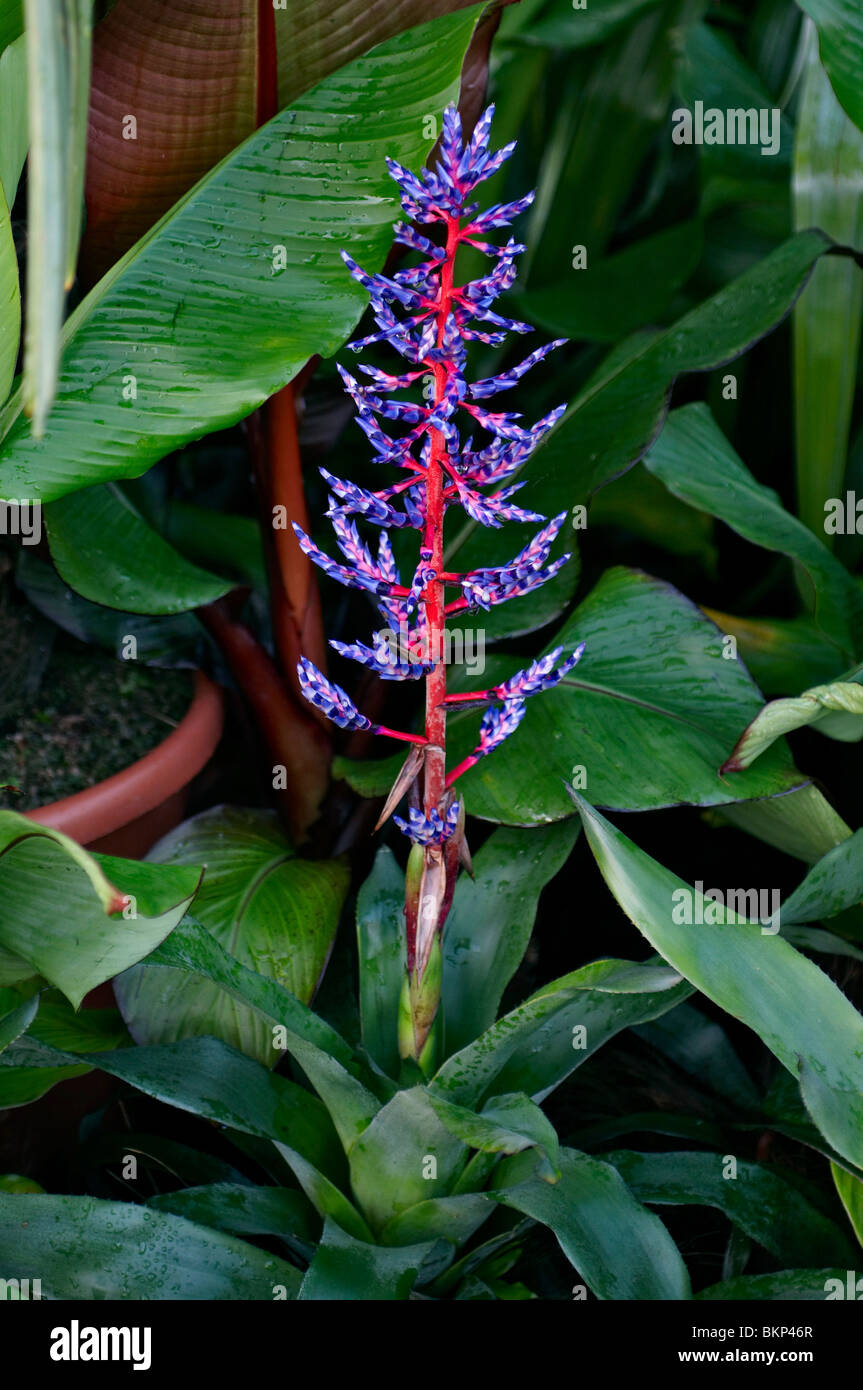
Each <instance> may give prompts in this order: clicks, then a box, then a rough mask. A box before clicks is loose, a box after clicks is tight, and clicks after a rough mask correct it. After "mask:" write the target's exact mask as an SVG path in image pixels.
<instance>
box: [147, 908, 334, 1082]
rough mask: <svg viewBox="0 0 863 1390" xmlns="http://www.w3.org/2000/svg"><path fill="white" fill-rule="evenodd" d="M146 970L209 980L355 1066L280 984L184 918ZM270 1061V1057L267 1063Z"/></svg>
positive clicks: (322, 1022) (326, 1029) (315, 1017)
mask: <svg viewBox="0 0 863 1390" xmlns="http://www.w3.org/2000/svg"><path fill="white" fill-rule="evenodd" d="M146 964H147V965H148V966H153V967H156V966H161V967H163V968H165V969H168V970H182V971H186V972H189V973H191V974H192V975H199V976H203V977H204V978H205V979H207V980H212V981H213V982H214V983H215V984H217V985H218V986H219V987H220V989H223V990H225V991H226V992H227V993H228V994H230V995H231V996H232V998H234V999H237V1000H239V1002H240V1003H242V1004H246V1005H248V1007H249V1008H250V1009H253V1010H254V1011H255V1012H256V1013H258V1014H260V1015H261V1017H262V1018H265V1019H268V1020H269V1021H270V1023H271V1024H272V1023H274V1022H275V1023H281V1024H283V1025H284V1026H285V1027H287V1028H288V1029H289V1030H290V1032H292V1033H296V1034H298V1035H299V1036H301V1037H303V1038H305V1039H306V1040H307V1041H308V1042H310V1043H313V1044H314V1045H315V1046H316V1047H320V1048H323V1049H324V1051H325V1052H329V1053H330V1054H331V1055H332V1056H333V1057H335V1058H336V1059H337V1060H338V1061H340V1062H343V1063H345V1064H346V1065H353V1064H354V1063H353V1053H352V1051H351V1049H350V1047H349V1046H348V1044H347V1043H346V1042H345V1041H344V1039H343V1038H341V1037H340V1036H339V1034H338V1033H337V1032H336V1030H335V1029H334V1028H331V1027H330V1025H329V1024H328V1023H326V1022H325V1020H324V1019H322V1018H321V1017H320V1015H319V1014H316V1013H313V1012H312V1010H311V1009H310V1008H308V1007H307V1005H305V1004H302V1003H300V1001H299V999H297V998H296V996H295V995H293V994H291V993H289V991H288V990H287V989H285V987H284V985H280V984H279V983H278V981H277V980H271V979H270V978H269V977H268V976H266V975H259V974H257V973H256V972H255V971H254V970H250V969H249V968H248V966H245V965H241V964H240V962H239V961H237V960H235V958H234V957H233V956H231V955H229V954H228V952H227V951H226V950H225V949H224V947H222V946H220V945H219V943H218V942H217V941H216V940H215V938H214V937H213V936H212V935H211V934H210V932H208V931H205V930H204V928H203V927H201V926H199V925H197V924H196V923H195V922H192V921H190V920H189V919H188V918H186V919H185V920H184V921H182V922H181V923H180V925H179V926H178V927H175V928H174V930H173V931H172V932H171V935H170V936H169V937H167V938H166V939H165V940H164V941H163V942H162V944H161V946H158V947H157V948H156V950H155V951H153V952H152V953H151V954H150V955H149V956H148V957H147V960H146ZM267 1060H268V1061H269V1058H268V1059H267Z"/></svg>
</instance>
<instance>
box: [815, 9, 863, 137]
mask: <svg viewBox="0 0 863 1390" xmlns="http://www.w3.org/2000/svg"><path fill="white" fill-rule="evenodd" d="M799 4H800V8H801V10H804V11H805V12H806V14H808V15H809V17H810V18H811V19H814V20H815V23H816V25H817V26H818V36H819V39H820V41H821V61H822V63H823V64H824V66H825V68H826V69H827V72H828V74H829V76H830V81H831V83H832V84H833V90H834V91H835V93H836V95H837V96H838V98H839V100H840V101H841V103H842V105H843V106H844V107H845V110H846V111H847V112H848V115H849V116H850V117H851V119H852V121H853V122H854V124H855V125H856V126H858V127H859V129H861V130H863V91H861V88H860V67H861V64H863V13H861V10H860V6H859V5H858V4H857V0H799Z"/></svg>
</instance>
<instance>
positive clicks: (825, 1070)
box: [573, 795, 863, 1165]
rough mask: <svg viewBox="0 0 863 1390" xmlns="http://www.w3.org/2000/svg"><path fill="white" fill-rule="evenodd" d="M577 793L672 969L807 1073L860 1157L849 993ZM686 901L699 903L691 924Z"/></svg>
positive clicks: (835, 1132)
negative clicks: (653, 854) (698, 888)
mask: <svg viewBox="0 0 863 1390" xmlns="http://www.w3.org/2000/svg"><path fill="white" fill-rule="evenodd" d="M573 799H574V800H575V801H576V804H577V805H578V807H579V811H580V812H581V818H582V823H583V825H584V830H585V834H586V835H587V838H588V841H589V843H590V847H591V849H592V850H593V853H594V857H595V858H596V861H597V864H598V865H599V868H600V870H601V872H602V875H603V877H604V878H605V881H606V883H607V884H608V886H609V888H610V889H611V891H612V893H613V894H614V896H615V897H616V898H617V901H618V902H619V903H620V906H621V907H622V908H623V910H624V912H625V913H626V915H627V916H628V917H629V918H630V920H631V921H632V922H634V923H635V925H636V926H637V927H638V929H639V931H641V932H642V933H643V935H644V936H646V937H647V939H648V941H649V942H650V943H651V945H652V946H653V947H654V949H655V950H657V951H659V952H661V954H662V955H663V956H664V957H665V959H666V960H667V961H668V962H669V964H670V965H671V966H673V967H674V969H676V970H679V971H680V973H681V975H683V976H685V978H686V979H687V980H689V981H690V982H691V983H692V984H693V985H695V986H696V988H697V989H699V990H701V992H702V993H703V994H705V995H706V996H707V998H708V999H712V1000H713V1002H714V1003H716V1004H718V1005H719V1007H720V1008H722V1009H725V1011H726V1012H727V1013H730V1014H731V1015H732V1017H734V1018H739V1019H741V1020H742V1021H743V1022H744V1023H746V1024H747V1025H748V1026H749V1027H750V1028H752V1029H753V1030H754V1031H755V1032H756V1033H757V1034H758V1035H759V1037H760V1038H761V1040H762V1042H764V1044H765V1045H766V1046H767V1047H768V1048H769V1049H770V1051H771V1052H772V1053H773V1054H774V1055H775V1056H776V1057H778V1058H779V1061H780V1062H781V1063H782V1065H783V1066H784V1067H785V1068H786V1069H787V1070H788V1071H789V1072H791V1074H792V1075H793V1076H798V1075H799V1076H800V1084H801V1090H802V1094H803V1099H804V1101H805V1103H806V1106H807V1109H808V1110H809V1112H810V1114H811V1115H812V1117H813V1119H814V1120H815V1122H816V1124H817V1125H818V1128H819V1129H820V1130H821V1132H822V1134H823V1135H824V1137H825V1138H826V1139H827V1140H828V1141H829V1143H831V1144H832V1145H833V1146H834V1147H835V1148H836V1150H837V1151H838V1152H839V1153H840V1154H841V1155H842V1156H843V1157H845V1158H847V1159H848V1160H849V1161H850V1162H852V1163H856V1164H858V1165H860V1164H861V1162H863V1116H860V1115H856V1116H855V1109H859V1096H860V1093H861V1092H863V1018H861V1016H860V1014H858V1013H857V1011H856V1009H855V1008H854V1006H853V1005H852V1004H851V1002H850V1001H849V1000H848V999H847V998H846V997H845V995H844V994H843V993H842V991H841V990H840V989H839V988H838V986H836V985H835V984H834V983H833V981H832V980H831V979H829V977H828V976H827V975H825V974H823V973H822V971H820V970H819V969H818V967H817V966H816V965H814V964H813V962H812V961H810V960H809V959H807V957H806V956H802V955H800V954H799V952H797V951H795V950H794V948H793V947H792V946H790V945H789V944H788V942H787V941H783V940H782V938H781V937H779V936H776V935H772V934H770V931H769V930H768V931H767V932H765V930H764V928H763V926H759V925H758V924H757V923H755V922H748V921H746V920H745V919H743V918H741V917H739V916H738V915H737V913H735V912H733V911H731V910H730V909H729V908H726V907H725V906H724V905H723V903H721V902H716V901H714V900H713V899H708V898H704V897H703V896H702V895H701V894H700V893H698V892H695V891H694V890H693V889H691V888H690V887H689V885H688V884H685V883H684V882H683V881H682V880H681V879H679V878H678V877H677V876H676V875H675V874H673V873H670V872H669V870H668V869H665V868H663V867H662V865H660V864H658V863H657V862H656V860H655V859H651V858H650V856H649V855H647V854H645V853H644V852H643V850H640V849H638V848H637V846H636V845H634V844H633V843H632V841H631V840H629V839H627V837H626V836H625V835H623V834H622V833H621V832H620V831H619V830H616V829H615V828H614V826H612V825H610V824H609V822H608V821H607V820H605V818H604V817H603V816H601V815H600V814H599V813H598V812H597V811H595V810H594V809H593V807H591V806H589V805H588V803H587V802H586V801H584V800H583V799H582V798H581V797H578V796H575V795H574V797H573ZM687 903H689V904H691V905H692V909H693V910H692V912H691V913H690V914H689V915H690V916H691V918H692V921H691V923H690V924H687V923H686V921H685V916H686V905H687ZM705 909H707V910H705ZM675 917H678V918H679V919H680V920H678V921H675ZM697 917H700V918H701V919H702V920H700V921H696V918H697ZM705 918H706V920H703V919H705Z"/></svg>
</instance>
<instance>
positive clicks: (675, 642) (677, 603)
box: [448, 568, 805, 825]
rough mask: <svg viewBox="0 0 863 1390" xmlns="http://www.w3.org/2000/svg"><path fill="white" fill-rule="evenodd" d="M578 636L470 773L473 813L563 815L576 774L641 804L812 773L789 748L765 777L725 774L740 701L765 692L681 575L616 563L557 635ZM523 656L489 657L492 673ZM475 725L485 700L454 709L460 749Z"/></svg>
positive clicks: (750, 703) (608, 800)
mask: <svg viewBox="0 0 863 1390" xmlns="http://www.w3.org/2000/svg"><path fill="white" fill-rule="evenodd" d="M580 642H584V643H585V651H584V655H583V657H582V658H581V660H580V661H579V663H578V665H577V666H576V667H575V669H574V670H573V671H571V672H570V674H569V675H568V676H566V677H565V678H564V680H563V681H562V682H561V683H560V684H559V685H558V686H556V687H555V688H554V689H553V690H549V691H547V692H545V693H544V694H543V695H542V697H541V698H540V697H537V698H536V699H535V700H532V701H531V702H530V703H529V705H528V710H527V714H526V715H525V718H524V721H523V723H522V725H521V727H520V728H519V729H518V730H517V731H516V733H515V734H514V735H513V737H512V738H511V739H508V740H507V742H506V743H505V744H504V745H503V747H502V748H500V749H498V750H497V752H496V753H495V756H494V758H483V759H481V760H480V762H479V763H478V764H477V765H476V767H474V768H471V770H470V771H469V772H468V773H467V774H466V775H465V777H464V779H463V781H462V783H461V785H462V786H463V787H464V794H465V798H466V803H467V805H468V807H469V808H470V810H471V812H472V813H473V814H474V815H478V816H481V817H483V818H484V819H487V820H494V821H503V822H504V823H505V824H520V825H531V824H541V823H543V822H544V821H548V820H557V819H560V818H562V817H564V816H566V815H567V814H568V812H569V805H568V804H567V803H568V797H567V795H566V791H565V788H564V783H565V782H570V781H574V782H575V783H576V785H579V786H581V787H582V788H584V789H585V790H586V791H587V792H588V793H589V795H590V797H591V799H592V800H593V801H595V802H597V803H598V804H600V805H603V806H608V807H616V808H620V809H624V808H625V809H626V810H633V811H634V810H638V811H642V810H650V809H654V808H657V807H660V806H674V805H679V804H680V803H689V804H692V805H697V806H718V805H722V804H723V803H725V802H727V801H732V800H733V801H736V800H744V799H747V798H750V797H771V796H775V795H777V794H778V793H781V792H786V791H790V790H791V789H792V788H793V787H794V786H799V785H800V784H801V783H802V782H803V781H804V780H805V779H804V778H803V777H802V776H801V774H800V773H798V772H797V771H796V770H795V768H794V765H793V763H792V762H791V759H790V756H789V755H788V754H787V752H786V751H782V752H781V753H780V750H779V749H778V748H777V749H775V750H774V753H773V756H774V759H775V761H773V763H772V765H771V766H770V767H769V769H768V766H767V764H763V765H762V770H763V772H764V774H765V775H764V777H763V778H762V779H761V780H759V781H758V782H757V783H756V782H753V781H748V782H746V783H745V784H744V782H743V781H742V780H741V781H738V780H737V779H734V778H722V777H720V776H719V774H718V771H717V769H718V768H719V766H720V764H721V763H722V761H723V760H724V758H725V757H726V756H727V751H728V748H729V747H730V746H731V743H732V741H733V740H734V738H736V736H737V734H738V732H739V728H740V725H739V724H737V723H736V721H737V719H738V718H739V714H740V712H741V711H743V710H745V711H746V712H747V714H746V716H745V717H746V718H754V716H755V715H756V713H757V711H758V710H759V709H760V708H761V707H762V700H761V697H760V695H759V692H758V690H757V688H756V686H755V685H754V684H753V682H752V680H751V678H750V676H749V674H748V672H747V671H745V670H744V669H743V666H742V664H741V663H740V662H739V661H736V660H733V659H728V654H729V652H730V648H729V647H728V644H727V643H724V642H723V639H722V635H721V634H720V633H719V632H718V631H717V630H716V628H715V627H714V625H713V624H712V623H710V622H709V621H708V620H707V619H706V618H705V617H704V615H703V614H702V613H701V612H700V610H699V609H697V608H695V607H694V605H693V604H692V603H691V602H690V601H689V599H687V598H685V597H684V596H683V595H682V594H680V593H678V592H677V590H676V589H673V588H672V587H671V586H670V585H668V584H665V583H664V582H663V581H661V580H658V579H654V578H651V577H650V576H649V575H646V574H644V573H643V572H641V571H636V570H626V569H620V568H614V569H610V570H606V572H605V573H604V575H603V576H602V578H601V579H600V581H599V583H598V584H597V586H596V588H595V589H594V590H593V591H592V593H590V594H589V595H588V597H587V598H586V599H585V600H584V602H583V603H582V604H581V605H580V606H579V607H578V608H577V609H576V610H575V612H574V613H573V614H572V616H571V617H570V618H569V620H568V621H567V623H566V624H565V626H564V627H563V628H562V629H561V630H560V631H559V632H558V633H557V634H556V636H555V638H554V640H553V642H551V643H549V644H548V645H549V649H550V648H551V647H552V646H563V648H564V650H565V651H572V650H573V649H574V648H575V647H576V646H577V645H578V644H579V643H580ZM523 665H524V659H522V660H521V661H518V662H515V661H514V660H513V659H512V658H506V659H504V658H501V657H494V658H487V660H486V671H485V673H484V676H483V684H484V685H486V686H491V685H493V684H495V683H496V682H497V681H499V680H501V679H503V678H504V677H505V676H509V675H511V674H512V672H513V670H515V669H518V667H520V666H523ZM452 684H453V689H458V688H461V686H460V684H459V683H458V682H456V681H453V683H452ZM463 684H464V683H462V685H463ZM468 688H469V687H468ZM477 729H478V716H477V715H475V714H463V713H455V714H453V715H451V716H450V718H449V720H448V736H449V747H450V756H451V758H452V761H453V763H457V762H458V761H459V760H460V759H461V758H462V757H464V756H465V755H466V754H467V753H469V752H470V751H471V749H472V748H473V747H474V746H475V744H476V734H477ZM726 740H727V741H726ZM753 771H754V769H753ZM748 776H749V777H751V776H752V772H750V773H749V774H748Z"/></svg>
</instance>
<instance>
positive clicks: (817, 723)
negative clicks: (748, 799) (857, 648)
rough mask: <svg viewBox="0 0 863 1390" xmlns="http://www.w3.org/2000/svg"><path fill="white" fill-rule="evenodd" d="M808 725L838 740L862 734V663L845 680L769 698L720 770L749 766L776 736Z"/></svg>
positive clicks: (850, 740) (852, 740) (857, 738)
mask: <svg viewBox="0 0 863 1390" xmlns="http://www.w3.org/2000/svg"><path fill="white" fill-rule="evenodd" d="M808 725H812V726H813V727H814V728H816V729H817V730H818V732H819V733H820V734H826V735H827V737H828V738H834V739H838V740H839V742H840V743H858V742H859V741H860V739H861V738H863V666H858V667H855V669H854V670H853V671H850V672H849V673H848V678H847V679H846V680H841V681H831V682H830V684H829V685H814V686H813V687H812V689H811V690H804V692H803V694H802V695H792V696H790V697H789V698H788V699H786V700H771V701H770V702H769V704H766V705H765V706H764V708H763V709H762V710H761V711H760V712H759V713H758V714H757V715H756V716H755V718H754V719H753V720H752V722H751V723H750V724H748V725H747V727H746V728H745V729H744V731H743V733H742V734H741V736H740V738H739V739H738V740H737V743H736V744H735V745H734V749H733V751H732V753H731V755H730V756H729V757H728V758H727V759H726V761H725V763H724V764H723V771H724V772H738V771H741V770H743V769H745V768H748V767H751V766H752V764H753V763H754V762H755V759H756V758H760V757H761V756H762V754H763V753H764V752H765V751H766V750H767V749H768V748H771V747H772V746H773V744H774V743H775V742H776V740H777V739H779V738H782V737H783V735H784V734H791V733H793V732H794V730H795V729H804V728H806V727H807V726H808Z"/></svg>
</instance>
